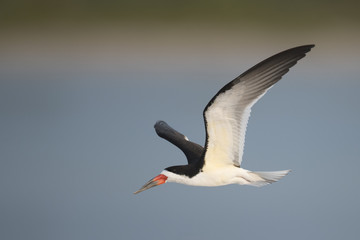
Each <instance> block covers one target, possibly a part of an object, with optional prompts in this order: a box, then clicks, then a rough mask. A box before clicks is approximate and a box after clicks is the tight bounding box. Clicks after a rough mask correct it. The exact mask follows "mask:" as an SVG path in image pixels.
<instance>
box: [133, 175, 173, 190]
mask: <svg viewBox="0 0 360 240" xmlns="http://www.w3.org/2000/svg"><path fill="white" fill-rule="evenodd" d="M166 180H167V176H165V175H164V174H160V175H157V176H156V177H154V178H153V179H151V180H150V181H148V182H147V183H145V185H144V186H142V188H140V189H139V190H137V191H136V192H134V194H138V193H140V192H142V191H145V190H147V189H149V188H152V187H156V186H159V185H160V184H163V183H165V182H166Z"/></svg>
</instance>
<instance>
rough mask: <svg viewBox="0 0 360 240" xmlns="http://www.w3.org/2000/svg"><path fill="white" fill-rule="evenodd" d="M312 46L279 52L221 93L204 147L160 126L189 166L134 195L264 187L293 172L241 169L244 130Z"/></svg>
mask: <svg viewBox="0 0 360 240" xmlns="http://www.w3.org/2000/svg"><path fill="white" fill-rule="evenodd" d="M314 46H315V45H304V46H299V47H295V48H291V49H288V50H285V51H283V52H280V53H278V54H276V55H274V56H272V57H269V58H267V59H265V60H264V61H262V62H260V63H258V64H256V65H255V66H254V67H252V68H250V69H249V70H247V71H246V72H244V73H243V74H241V75H240V76H238V77H237V78H235V79H234V80H232V81H231V82H229V83H228V84H226V85H225V86H224V87H223V88H221V89H220V90H219V91H218V93H217V94H216V95H215V96H214V97H213V98H212V99H211V100H210V102H209V103H208V104H207V105H206V107H205V109H204V111H203V117H204V122H205V129H206V141H205V147H204V148H203V147H202V146H200V145H199V144H196V143H194V142H191V141H189V139H188V138H187V137H186V136H184V135H183V134H181V133H179V132H177V131H176V130H174V129H173V128H171V127H170V126H169V125H168V124H167V123H165V122H164V121H158V122H157V123H156V124H155V126H154V127H155V130H156V133H157V134H158V135H159V136H160V137H162V138H164V139H166V140H168V141H169V142H171V143H172V144H174V145H175V146H177V147H178V148H180V150H182V151H183V152H184V154H185V156H186V158H187V160H188V164H187V165H179V166H172V167H168V168H165V169H164V170H163V171H162V172H161V173H160V174H159V175H158V176H156V177H155V178H153V179H151V180H150V181H148V182H147V183H146V184H145V185H144V186H143V187H142V188H140V189H139V190H138V191H136V192H134V194H137V193H140V192H142V191H144V190H147V189H149V188H152V187H155V186H159V185H161V184H163V183H166V182H176V183H181V184H187V185H192V186H223V185H228V184H240V185H251V186H264V185H267V184H269V183H273V182H276V181H278V180H279V179H281V178H282V177H284V176H285V175H287V174H288V173H289V171H290V170H283V171H274V172H254V171H249V170H246V169H243V168H241V161H242V156H243V151H244V143H245V133H246V127H247V123H248V120H249V117H250V112H251V108H252V106H253V105H254V104H255V103H256V102H257V101H258V100H259V99H260V98H261V97H262V96H264V94H265V93H266V92H267V91H268V90H269V89H270V88H271V87H272V86H273V85H274V84H275V83H276V82H278V81H279V80H280V79H281V77H282V76H283V75H285V74H286V73H287V72H288V71H289V69H290V68H291V67H292V66H294V65H295V64H296V63H297V61H298V60H300V59H301V58H303V57H305V55H306V53H307V52H309V51H310V50H311V48H313V47H314Z"/></svg>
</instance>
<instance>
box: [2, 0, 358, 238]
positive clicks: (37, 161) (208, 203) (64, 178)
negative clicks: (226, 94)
mask: <svg viewBox="0 0 360 240" xmlns="http://www.w3.org/2000/svg"><path fill="white" fill-rule="evenodd" d="M2 5H3V7H2V9H1V13H2V14H1V16H2V21H1V24H0V32H1V38H0V52H1V54H0V142H1V144H0V191H1V195H0V238H1V239H37V240H42V239H52V240H57V239H59V240H60V239H61V240H62V239H68V240H70V239H77V240H79V239H145V238H146V239H219V238H224V239H230V238H233V239H245V238H252V239H263V238H267V239H275V238H276V239H289V238H290V239H309V238H310V239H340V238H341V239H351V238H356V236H357V235H358V227H359V221H360V217H359V215H360V208H359V202H360V193H359V190H358V189H359V186H358V184H359V183H360V180H359V173H358V171H359V167H360V163H359V155H360V150H359V144H360V128H359V122H360V111H359V103H360V95H359V93H358V92H359V88H360V79H359V61H360V48H359V42H360V31H359V28H358V26H359V23H360V21H359V19H360V17H359V16H358V13H357V9H359V4H358V3H357V2H355V1H342V2H341V3H340V2H332V1H317V2H316V3H313V2H312V1H301V2H297V3H294V2H292V3H290V2H288V1H280V0H278V1H271V2H268V1H256V2H254V1H230V0H228V1H198V2H195V3H194V2H193V1H182V2H181V3H180V2H177V1H154V2H153V1H152V2H151V3H150V2H148V1H116V2H115V1H102V2H97V1H63V2H61V3H60V2H55V1H32V2H31V3H30V2H27V1H16V2H14V1H5V2H4V4H2ZM310 43H314V44H316V47H315V48H314V49H313V50H312V51H311V52H310V53H309V54H308V55H307V57H306V58H305V59H303V60H301V61H300V62H299V63H298V64H297V65H296V66H295V67H293V68H292V69H291V70H290V72H289V73H288V74H287V75H285V77H284V78H283V80H281V81H280V82H279V83H278V84H276V86H275V87H273V88H272V89H271V90H270V91H269V92H268V93H267V94H266V96H264V98H263V99H261V100H260V101H259V102H258V103H257V104H256V105H255V106H254V108H253V112H252V117H251V118H250V121H249V126H248V131H247V138H246V144H245V155H244V161H243V167H244V168H246V169H250V170H258V171H259V170H267V171H270V170H283V169H292V172H291V173H290V174H289V175H288V176H286V177H285V178H284V179H282V180H281V181H280V182H278V183H275V184H272V185H269V186H266V187H262V188H254V187H246V186H235V185H231V186H225V187H217V188H205V187H190V186H183V185H178V184H173V183H168V184H165V185H163V186H160V187H157V188H154V189H151V190H148V191H146V192H144V193H141V194H139V195H133V194H132V193H133V192H134V191H136V190H137V189H138V188H140V187H141V186H142V185H143V184H144V183H145V182H146V181H147V180H149V179H150V178H152V177H154V176H156V175H157V174H159V173H160V172H161V171H162V169H163V168H165V167H168V166H171V165H177V164H181V163H186V159H185V157H184V156H183V154H182V153H181V152H180V151H179V150H178V149H176V148H175V147H173V146H171V145H170V144H169V143H167V142H165V141H164V140H163V139H161V138H159V137H158V136H157V135H156V134H155V132H154V129H153V125H154V123H155V122H156V121H157V120H165V121H167V122H168V123H169V124H170V125H171V126H173V127H174V128H175V129H177V130H179V131H180V132H182V133H184V134H185V135H187V136H188V137H189V138H190V139H191V140H193V141H195V142H198V143H200V144H203V143H204V138H205V132H204V126H203V119H202V110H203V108H204V106H205V105H206V104H207V102H208V101H209V100H210V98H211V97H212V96H213V95H214V94H215V93H216V92H217V91H218V90H219V89H220V88H221V87H222V86H223V85H225V84H226V83H227V82H229V81H230V80H232V79H233V78H234V77H236V76H238V75H239V74H240V73H242V72H243V71H245V70H247V69H248V68H250V67H251V66H253V65H255V64H256V63H258V62H259V61H261V60H263V59H265V58H267V57H269V56H271V55H273V54H275V53H278V52H280V51H282V50H285V49H287V48H290V47H295V46H298V45H303V44H310Z"/></svg>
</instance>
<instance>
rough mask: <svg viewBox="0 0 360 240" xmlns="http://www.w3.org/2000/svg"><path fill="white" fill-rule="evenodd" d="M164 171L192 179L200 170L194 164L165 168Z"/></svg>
mask: <svg viewBox="0 0 360 240" xmlns="http://www.w3.org/2000/svg"><path fill="white" fill-rule="evenodd" d="M165 170H166V171H169V172H172V173H175V174H177V175H183V176H187V177H189V178H192V177H194V176H195V175H196V174H198V173H199V172H200V169H199V168H198V167H197V166H196V165H195V164H189V165H182V166H172V167H168V168H165Z"/></svg>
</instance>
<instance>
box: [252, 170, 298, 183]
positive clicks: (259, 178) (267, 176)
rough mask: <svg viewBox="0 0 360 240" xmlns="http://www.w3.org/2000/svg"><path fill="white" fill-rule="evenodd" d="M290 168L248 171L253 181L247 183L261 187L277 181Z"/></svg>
mask: <svg viewBox="0 0 360 240" xmlns="http://www.w3.org/2000/svg"><path fill="white" fill-rule="evenodd" d="M290 171H291V170H283V171H276V172H249V174H250V175H252V177H253V178H254V180H255V181H251V182H250V183H249V185H252V186H256V187H261V186H264V185H267V184H270V183H273V182H277V181H279V180H280V179H281V178H283V177H284V176H286V175H287V174H288V173H289V172H290Z"/></svg>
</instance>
